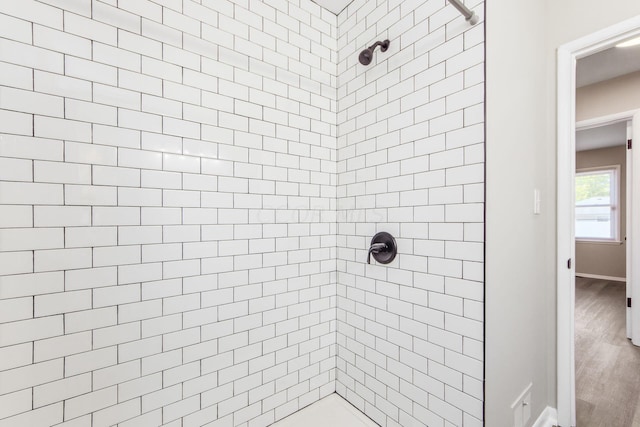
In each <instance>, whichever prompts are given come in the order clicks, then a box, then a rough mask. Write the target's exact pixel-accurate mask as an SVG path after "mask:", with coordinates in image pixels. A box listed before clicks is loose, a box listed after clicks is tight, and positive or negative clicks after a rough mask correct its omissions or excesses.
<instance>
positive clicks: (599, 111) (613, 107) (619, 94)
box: [576, 71, 640, 122]
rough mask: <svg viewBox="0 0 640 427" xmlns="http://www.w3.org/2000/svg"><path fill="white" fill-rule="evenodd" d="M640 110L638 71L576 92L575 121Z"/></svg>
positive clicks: (584, 87) (639, 79)
mask: <svg viewBox="0 0 640 427" xmlns="http://www.w3.org/2000/svg"><path fill="white" fill-rule="evenodd" d="M637 109H640V71H637V72H635V73H631V74H627V75H625V76H621V77H618V78H615V79H611V80H607V81H604V82H600V83H595V84H592V85H589V86H583V87H581V88H578V90H577V91H576V121H578V122H579V121H581V120H587V119H595V118H598V117H603V116H607V115H610V114H616V113H622V112H625V111H631V110H637Z"/></svg>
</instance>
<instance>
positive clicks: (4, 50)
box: [0, 1, 64, 74]
mask: <svg viewBox="0 0 640 427" xmlns="http://www.w3.org/2000/svg"><path fill="white" fill-rule="evenodd" d="M29 3H33V4H40V3H37V2H35V1H33V2H32V1H30V2H29ZM25 4H26V2H25ZM49 16H50V15H49ZM0 60H2V61H4V62H9V63H12V64H15V65H22V66H24V67H29V68H33V69H35V70H41V71H50V72H52V73H59V74H61V73H62V72H63V69H64V55H63V54H62V53H60V52H52V51H50V50H47V49H43V48H40V47H37V46H31V45H28V44H24V43H19V42H16V41H13V40H8V39H1V40H0Z"/></svg>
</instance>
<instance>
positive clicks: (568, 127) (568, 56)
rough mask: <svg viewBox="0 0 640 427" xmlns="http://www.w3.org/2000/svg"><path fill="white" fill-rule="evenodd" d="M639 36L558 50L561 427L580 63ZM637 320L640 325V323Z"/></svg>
mask: <svg viewBox="0 0 640 427" xmlns="http://www.w3.org/2000/svg"><path fill="white" fill-rule="evenodd" d="M639 35H640V16H637V17H634V18H631V19H628V20H626V21H623V22H620V23H618V24H615V25H612V26H610V27H607V28H604V29H602V30H600V31H597V32H594V33H592V34H589V35H587V36H584V37H582V38H580V39H577V40H574V41H572V42H569V43H566V44H563V45H562V46H560V47H559V48H558V51H557V95H556V96H557V183H556V185H557V187H556V191H557V199H556V200H557V210H556V236H557V240H556V244H557V247H556V256H557V260H556V261H557V263H556V284H557V348H556V350H557V360H556V362H557V366H556V367H557V371H556V375H557V409H558V425H559V426H561V427H572V426H575V425H576V399H575V343H574V313H575V211H574V206H575V190H574V182H575V132H576V105H575V93H576V61H577V60H578V59H580V58H583V57H585V56H588V55H592V54H594V53H596V52H599V51H602V50H605V49H608V48H609V47H612V46H614V45H615V44H616V43H619V42H620V41H622V40H625V39H628V38H631V37H636V36H639ZM629 166H630V165H627V167H629ZM636 175H638V174H636ZM638 240H640V239H638ZM628 246H629V245H628ZM635 271H638V270H635ZM639 317H640V316H639ZM637 320H638V321H640V318H638V319H637ZM634 324H635V322H634Z"/></svg>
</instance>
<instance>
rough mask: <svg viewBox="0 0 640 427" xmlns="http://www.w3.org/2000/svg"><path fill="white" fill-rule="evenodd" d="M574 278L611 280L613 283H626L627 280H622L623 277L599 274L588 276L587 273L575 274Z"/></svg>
mask: <svg viewBox="0 0 640 427" xmlns="http://www.w3.org/2000/svg"><path fill="white" fill-rule="evenodd" d="M576 276H579V277H586V278H587V279H600V280H612V281H614V282H626V281H627V279H626V278H624V277H613V276H601V275H599V274H589V273H576Z"/></svg>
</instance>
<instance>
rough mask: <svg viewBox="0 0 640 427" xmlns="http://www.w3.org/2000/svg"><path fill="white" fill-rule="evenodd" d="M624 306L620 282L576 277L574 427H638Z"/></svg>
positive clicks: (639, 406)
mask: <svg viewBox="0 0 640 427" xmlns="http://www.w3.org/2000/svg"><path fill="white" fill-rule="evenodd" d="M625 307H626V291H625V284H624V283H622V282H611V281H606V280H597V279H586V278H581V277H576V312H575V334H576V337H575V340H576V341H575V343H576V346H575V349H576V415H577V427H636V426H640V347H635V346H633V345H632V344H631V341H629V340H628V339H627V337H626V333H625V328H626V320H625V316H626V309H625Z"/></svg>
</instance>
